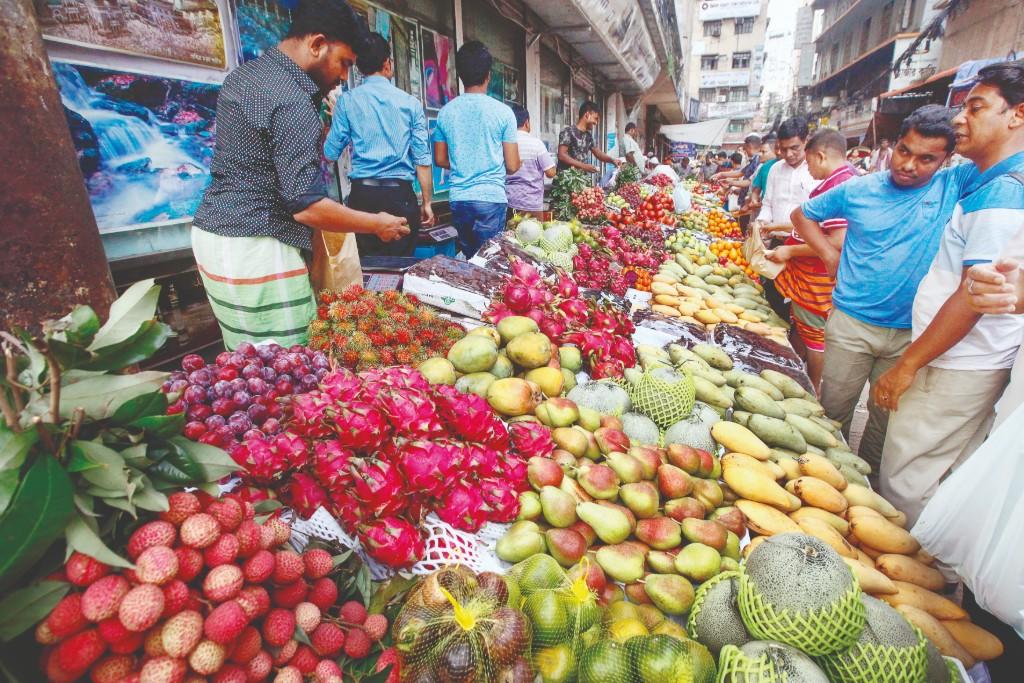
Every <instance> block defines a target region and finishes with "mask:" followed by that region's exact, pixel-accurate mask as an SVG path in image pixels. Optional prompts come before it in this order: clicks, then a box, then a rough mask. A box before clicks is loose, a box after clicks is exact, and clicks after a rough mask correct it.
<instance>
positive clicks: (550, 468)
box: [526, 455, 564, 491]
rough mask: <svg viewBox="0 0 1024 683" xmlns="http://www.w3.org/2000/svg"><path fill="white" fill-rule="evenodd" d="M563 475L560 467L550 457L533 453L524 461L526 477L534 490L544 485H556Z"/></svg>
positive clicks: (538, 489) (560, 481)
mask: <svg viewBox="0 0 1024 683" xmlns="http://www.w3.org/2000/svg"><path fill="white" fill-rule="evenodd" d="M563 476H564V473H563V472H562V468H561V467H559V466H558V463H556V462H555V461H554V460H552V459H551V458H545V457H543V456H540V455H535V456H533V457H532V458H530V459H529V460H527V461H526V479H527V481H529V482H530V486H532V487H533V489H534V490H535V491H540V490H541V489H542V488H544V487H545V486H558V485H559V484H561V483H562V477H563Z"/></svg>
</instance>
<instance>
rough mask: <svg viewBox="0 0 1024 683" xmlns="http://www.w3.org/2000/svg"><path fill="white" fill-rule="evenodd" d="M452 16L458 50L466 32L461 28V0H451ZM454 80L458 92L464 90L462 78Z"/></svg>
mask: <svg viewBox="0 0 1024 683" xmlns="http://www.w3.org/2000/svg"><path fill="white" fill-rule="evenodd" d="M452 16H453V17H455V49H456V50H458V49H459V48H460V47H462V44H463V43H464V42H466V33H465V31H464V30H463V28H462V0H452ZM452 66H454V64H453V65H452ZM449 68H450V67H449ZM456 80H457V81H458V88H459V94H460V95H461V94H462V93H464V92H465V90H463V88H462V79H461V78H458V79H456Z"/></svg>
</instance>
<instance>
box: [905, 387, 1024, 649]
mask: <svg viewBox="0 0 1024 683" xmlns="http://www.w3.org/2000/svg"><path fill="white" fill-rule="evenodd" d="M1022 443H1024V407H1020V408H1017V410H1016V411H1014V413H1013V414H1012V415H1010V416H1009V417H1008V418H1007V419H1006V420H1005V421H1004V422H1003V424H1002V425H1001V426H1000V427H999V428H998V429H996V431H994V432H993V433H992V434H991V435H990V436H989V438H988V440H987V441H985V443H983V444H982V445H981V447H980V448H978V450H977V451H975V452H974V454H973V455H972V456H971V457H970V458H968V459H967V461H966V462H965V463H964V464H962V465H961V466H960V467H958V468H957V469H956V470H954V471H953V473H952V474H951V475H949V477H947V478H946V480H945V481H944V482H942V484H941V485H940V486H939V489H938V491H936V492H935V495H934V496H933V497H932V499H931V500H930V501H928V504H927V505H926V506H925V508H924V511H923V512H922V513H921V517H920V518H919V519H918V521H917V524H915V525H914V528H913V530H912V531H911V533H912V534H913V535H914V537H915V538H917V539H918V540H919V541H920V542H921V545H922V546H923V547H924V548H925V550H927V551H928V552H929V553H931V554H932V555H934V556H935V557H936V558H938V559H939V560H941V561H942V562H944V563H946V564H947V565H949V567H950V568H952V569H953V570H954V571H956V573H957V574H959V575H960V577H961V578H963V580H964V583H966V584H967V586H968V587H969V588H970V589H971V591H972V592H973V593H974V597H975V599H976V600H977V601H978V605H980V606H981V607H982V609H984V610H986V611H988V612H991V613H992V614H993V615H995V616H996V617H997V618H998V619H1000V620H1001V621H1003V622H1005V623H1007V624H1009V625H1010V626H1012V627H1013V628H1014V629H1016V631H1017V633H1018V634H1019V635H1020V636H1021V637H1022V638H1024V577H1022V574H1024V571H1022V569H1021V568H1022V567H1024V546H1021V543H1020V530H1021V529H1022V528H1024V497H1021V495H1020V492H1021V490H1022V489H1024V447H1022V446H1021V444H1022ZM982 493H983V495H982Z"/></svg>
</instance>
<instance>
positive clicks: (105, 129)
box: [53, 61, 219, 232]
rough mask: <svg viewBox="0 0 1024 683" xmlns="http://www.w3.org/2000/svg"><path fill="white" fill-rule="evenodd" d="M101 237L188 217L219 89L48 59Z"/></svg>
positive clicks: (206, 159) (203, 173) (202, 183)
mask: <svg viewBox="0 0 1024 683" xmlns="http://www.w3.org/2000/svg"><path fill="white" fill-rule="evenodd" d="M53 75H54V78H55V79H56V81H57V86H58V88H59V89H60V95H61V100H62V101H63V104H64V114H65V116H66V117H67V121H68V127H69V128H70V131H71V137H72V139H73V140H74V143H75V151H76V152H77V154H78V163H79V166H80V167H81V169H82V175H83V176H84V177H85V184H86V188H87V189H88V192H89V200H90V202H91V203H92V209H93V213H95V214H96V223H97V224H98V225H99V228H100V232H116V231H118V230H119V229H122V228H125V227H128V226H133V227H142V226H145V225H153V224H162V223H168V222H174V221H180V220H182V219H188V218H189V217H191V216H192V215H193V214H194V213H195V210H196V208H197V207H198V206H199V202H200V201H201V200H202V197H203V191H204V190H205V189H206V186H207V185H208V184H209V182H210V161H211V159H212V158H213V146H214V132H215V131H214V114H215V112H216V108H217V92H218V90H219V86H216V85H209V84H206V83H194V82H191V81H182V80H178V79H173V78H162V77H159V76H148V75H143V74H136V73H128V72H124V71H114V70H111V69H105V68H100V67H94V66H86V65H82V64H75V63H72V62H63V61H54V62H53Z"/></svg>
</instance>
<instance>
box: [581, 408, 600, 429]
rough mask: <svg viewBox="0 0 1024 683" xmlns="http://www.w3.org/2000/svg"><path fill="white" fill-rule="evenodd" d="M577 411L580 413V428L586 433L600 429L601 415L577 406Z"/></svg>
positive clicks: (590, 409)
mask: <svg viewBox="0 0 1024 683" xmlns="http://www.w3.org/2000/svg"><path fill="white" fill-rule="evenodd" d="M578 409H579V411H580V418H579V422H578V424H579V426H580V427H583V428H584V429H586V430H587V431H588V432H596V431H597V430H598V429H600V428H601V413H599V412H597V411H596V410H594V409H593V408H587V407H585V406H578Z"/></svg>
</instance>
